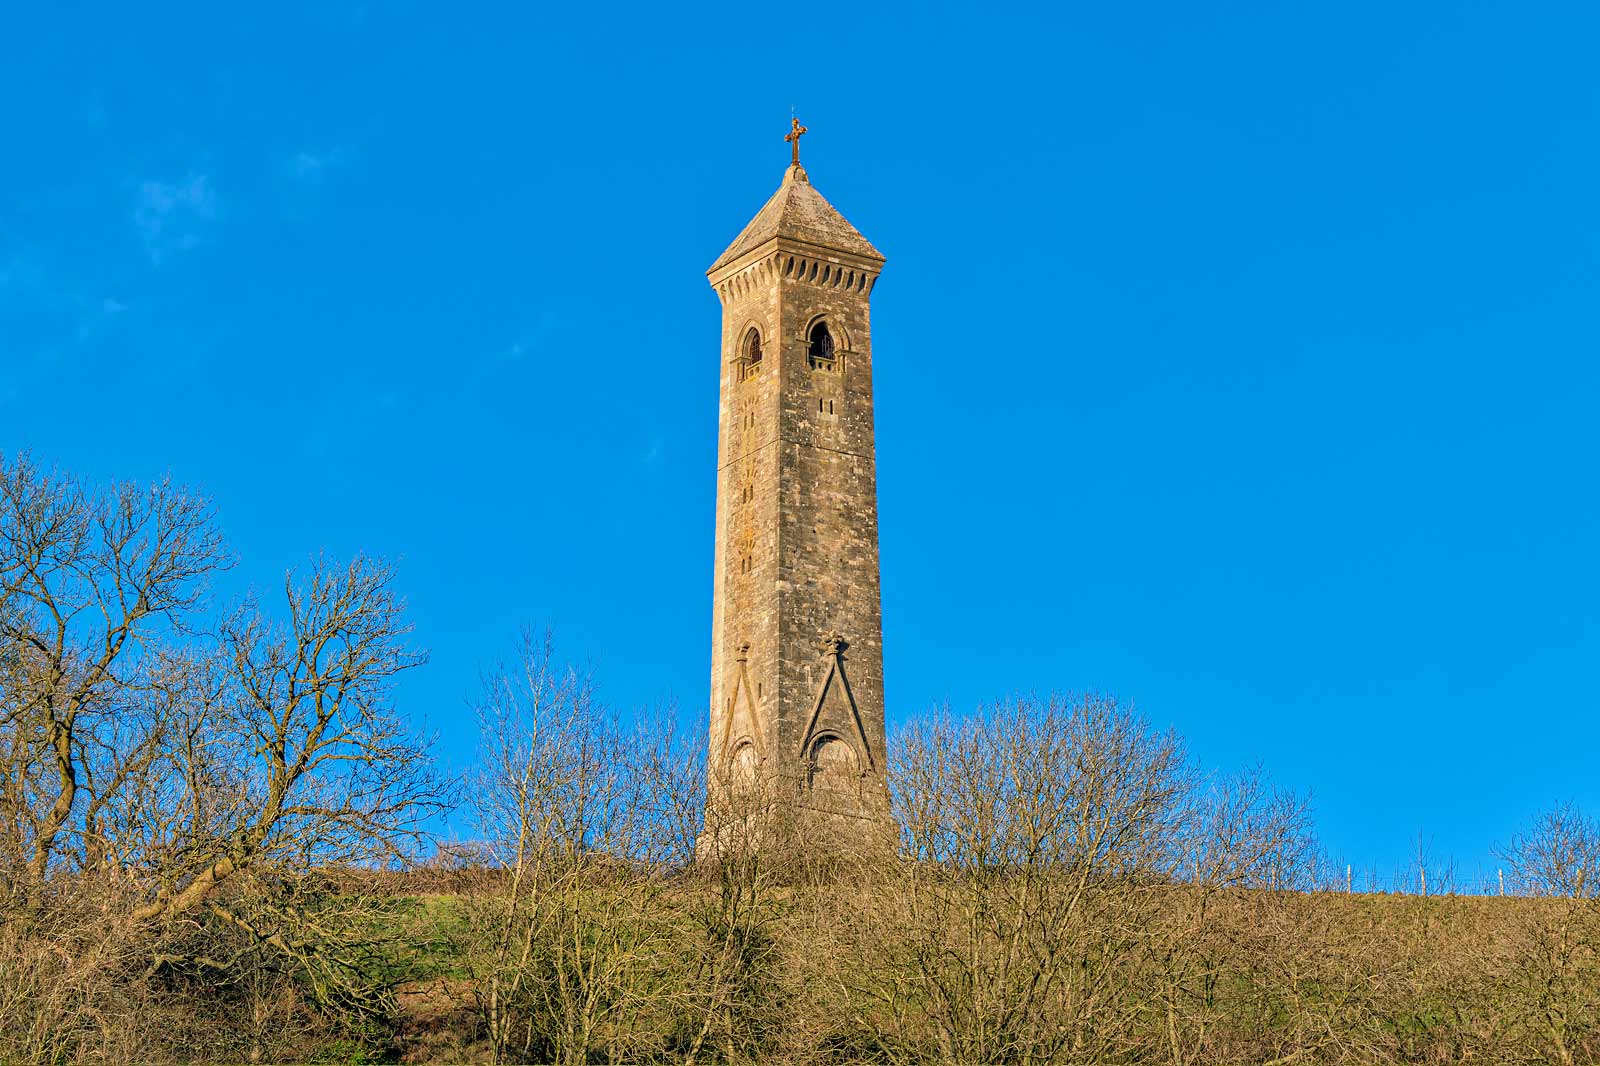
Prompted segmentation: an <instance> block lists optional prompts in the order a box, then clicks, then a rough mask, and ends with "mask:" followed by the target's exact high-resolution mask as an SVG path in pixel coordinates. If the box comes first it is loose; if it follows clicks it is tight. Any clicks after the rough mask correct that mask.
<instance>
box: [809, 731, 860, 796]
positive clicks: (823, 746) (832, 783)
mask: <svg viewBox="0 0 1600 1066" xmlns="http://www.w3.org/2000/svg"><path fill="white" fill-rule="evenodd" d="M809 762H810V765H809V766H808V767H807V768H806V769H807V771H808V773H807V774H806V776H807V778H808V783H809V784H810V785H811V787H812V788H822V789H829V790H840V791H847V790H849V789H852V788H854V787H855V785H856V778H857V776H858V775H857V773H856V753H855V752H854V751H853V750H852V749H851V747H850V745H848V744H846V743H845V742H844V741H843V740H840V739H839V738H838V737H831V736H825V737H819V738H817V741H816V743H815V744H813V745H811V758H810V760H809Z"/></svg>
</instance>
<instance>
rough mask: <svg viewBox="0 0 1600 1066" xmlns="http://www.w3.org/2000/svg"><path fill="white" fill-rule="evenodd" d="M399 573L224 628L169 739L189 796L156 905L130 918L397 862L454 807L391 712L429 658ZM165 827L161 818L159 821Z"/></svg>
mask: <svg viewBox="0 0 1600 1066" xmlns="http://www.w3.org/2000/svg"><path fill="white" fill-rule="evenodd" d="M393 576H394V575H393V569H392V568H391V567H390V566H388V565H387V564H384V563H379V562H374V561H371V560H368V559H365V558H357V559H355V560H354V561H352V562H350V563H348V564H346V565H342V566H341V565H335V564H330V563H327V562H323V561H317V562H316V563H314V564H313V566H312V568H311V572H310V574H309V575H308V577H307V579H306V580H305V581H303V582H298V581H296V579H295V576H294V575H293V574H291V575H289V576H288V577H287V578H286V579H285V582H284V593H285V599H286V601H287V620H286V622H285V623H283V624H281V625H280V624H275V623H273V622H272V621H270V620H269V619H268V618H267V617H266V616H265V615H264V614H263V613H261V612H260V611H259V610H258V609H257V608H256V607H255V605H254V604H250V603H247V604H246V605H245V606H244V607H242V608H240V609H238V610H236V611H234V612H232V613H231V614H230V615H228V616H227V617H226V618H225V619H224V620H223V622H222V624H221V633H220V646H219V648H218V651H217V653H216V657H215V660H214V661H213V662H211V663H209V664H208V665H207V667H206V668H205V669H203V670H200V671H198V672H197V680H198V682H199V683H198V684H197V686H196V687H195V688H193V689H191V690H190V692H189V695H188V699H187V701H186V702H185V704H184V706H183V708H182V713H180V714H177V715H174V717H173V724H172V726H171V728H169V729H168V730H167V737H168V743H167V744H166V746H165V750H164V756H165V758H164V762H163V766H162V770H163V772H164V773H165V775H166V776H165V779H164V780H163V781H161V782H160V783H159V784H160V787H159V788H158V789H156V790H153V791H152V792H150V793H149V795H160V794H162V793H164V792H165V793H170V794H173V795H176V796H178V797H181V801H182V802H181V805H180V806H177V807H176V808H175V809H174V810H173V811H172V816H171V818H170V819H169V820H168V822H167V823H166V824H165V825H164V832H163V834H162V838H161V839H160V840H157V841H154V842H152V843H151V844H150V845H149V848H150V851H151V854H152V855H159V860H160V861H158V862H157V863H155V864H154V867H153V868H152V870H151V871H150V873H151V874H152V876H153V877H154V878H155V883H154V885H153V886H152V891H151V893H150V898H149V900H148V901H147V902H146V903H144V904H143V905H142V906H140V907H139V908H137V909H136V911H135V917H137V918H140V919H154V918H164V917H173V916H176V915H180V914H183V913H185V912H187V911H190V910H192V909H194V908H195V907H198V906H200V905H202V904H208V905H209V906H210V907H211V908H212V910H213V911H215V912H217V913H221V912H222V910H223V908H222V905H221V904H220V903H218V902H216V901H215V899H214V898H213V897H214V894H215V893H216V891H217V889H218V888H219V886H221V885H222V884H223V883H224V882H225V881H227V880H228V879H229V878H230V877H234V876H236V875H239V874H241V873H244V872H248V871H262V870H268V869H272V870H283V869H299V870H303V869H307V868H310V867H312V866H317V865H338V864H347V863H371V862H382V861H402V860H405V859H408V858H410V857H411V856H412V855H413V854H414V853H415V848H416V846H417V845H418V844H419V843H420V842H421V841H422V840H423V839H424V837H425V828H424V823H425V820H426V819H427V817H428V816H429V815H431V814H433V813H434V812H436V811H439V810H441V809H442V808H443V807H444V806H445V804H446V803H447V802H448V799H449V793H448V789H447V787H446V785H445V783H444V782H443V781H442V780H441V779H440V778H439V777H438V775H437V774H436V773H435V772H434V770H433V767H432V762H431V759H430V758H429V756H428V744H427V742H426V740H424V739H423V738H420V737H418V736H416V735H415V734H414V732H413V731H412V730H411V728H410V727H409V726H408V725H407V724H406V723H405V722H404V721H403V720H402V719H401V718H400V717H399V716H398V715H397V714H396V713H395V712H394V710H393V708H392V706H391V692H392V683H393V680H394V678H395V677H396V676H397V675H399V674H400V673H402V672H403V671H405V670H408V669H411V668H413V667H415V666H418V665H420V664H421V663H422V662H424V661H425V656H424V655H423V654H421V653H420V652H417V651H414V650H412V649H411V648H409V647H408V646H407V644H406V637H407V636H408V634H409V633H410V628H409V626H408V625H407V624H406V623H405V622H404V619H403V617H402V611H403V606H402V604H401V603H400V601H399V600H398V599H397V598H396V597H395V595H394V592H393V589H392V583H393ZM152 817H154V815H152Z"/></svg>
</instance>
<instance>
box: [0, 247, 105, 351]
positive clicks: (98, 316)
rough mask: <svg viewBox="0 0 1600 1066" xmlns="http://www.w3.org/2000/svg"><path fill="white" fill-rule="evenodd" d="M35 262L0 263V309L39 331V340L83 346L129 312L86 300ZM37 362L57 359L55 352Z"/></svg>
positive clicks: (99, 299)
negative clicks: (69, 340) (68, 340)
mask: <svg viewBox="0 0 1600 1066" xmlns="http://www.w3.org/2000/svg"><path fill="white" fill-rule="evenodd" d="M55 273H56V272H54V271H50V270H47V269H46V268H45V267H44V266H43V265H42V264H41V263H40V262H39V261H38V260H36V259H31V258H28V257H26V256H23V255H20V254H16V253H13V254H12V255H11V256H9V257H8V258H6V259H5V260H3V261H0V307H10V308H12V309H14V310H16V311H18V312H20V313H21V314H22V315H23V316H24V317H26V318H27V319H29V320H31V321H33V322H34V323H35V324H36V325H37V326H39V327H41V330H40V334H41V336H45V337H50V338H53V340H52V341H51V343H53V344H59V343H61V342H62V340H63V338H65V337H66V336H68V335H70V336H71V337H72V338H73V339H74V340H75V341H76V342H77V343H78V344H83V343H84V342H85V341H87V340H88V339H89V338H90V337H92V336H94V335H95V334H96V333H97V332H99V330H100V328H101V327H102V326H104V325H105V324H106V323H107V322H108V321H109V320H110V319H112V318H114V317H116V316H117V315H120V314H123V313H125V312H126V311H128V310H129V306H128V304H126V303H124V302H123V301H121V300H118V299H116V298H114V297H110V296H90V295H88V294H86V293H84V292H83V291H82V290H81V289H79V288H77V287H75V286H73V285H71V284H63V283H62V281H61V279H59V278H58V277H55V276H54V274H55ZM40 357H41V358H46V359H48V360H49V361H52V362H54V361H56V360H58V359H60V357H61V353H60V352H59V351H53V350H50V351H44V352H41V353H40Z"/></svg>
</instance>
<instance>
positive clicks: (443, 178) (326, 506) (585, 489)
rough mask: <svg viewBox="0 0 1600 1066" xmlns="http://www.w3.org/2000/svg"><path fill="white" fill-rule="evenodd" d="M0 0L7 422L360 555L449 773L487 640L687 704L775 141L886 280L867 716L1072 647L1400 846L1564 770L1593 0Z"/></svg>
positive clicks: (1453, 835) (694, 696)
mask: <svg viewBox="0 0 1600 1066" xmlns="http://www.w3.org/2000/svg"><path fill="white" fill-rule="evenodd" d="M232 6H233V5H222V6H221V7H220V8H219V7H218V6H217V5H203V6H202V5H194V6H188V7H185V6H181V5H162V6H161V7H160V8H159V9H151V8H148V7H145V8H139V9H132V8H127V7H126V6H123V5H104V6H79V5H33V6H30V7H17V8H16V9H15V10H12V11H10V12H9V13H8V19H7V23H8V29H7V32H6V33H5V34H4V35H3V38H0V115H3V118H4V122H3V125H0V128H3V129H4V130H5V134H4V138H3V142H0V450H4V451H6V452H13V451H15V450H17V449H19V448H31V449H32V450H33V451H34V452H35V454H36V455H37V456H38V457H39V458H41V459H43V460H46V461H49V462H53V463H58V464H60V465H62V466H64V467H67V468H69V469H72V470H74V471H77V472H80V473H82V474H85V475H87V476H90V477H92V478H95V479H111V478H152V477H156V476H159V475H160V474H161V473H163V472H165V471H171V472H172V473H173V475H174V476H175V477H176V478H178V479H180V480H183V481H186V482H191V483H194V484H196V485H199V486H201V487H203V488H204V489H205V490H206V491H207V492H208V493H210V494H211V495H212V496H213V497H214V499H215V501H216V504H217V507H218V509H219V512H220V515H221V519H222V522H223V524H224V526H225V527H226V530H227V532H228V534H229V537H230V540H231V543H232V545H233V547H234V549H235V551H236V552H237V553H238V554H239V556H240V559H241V564H240V566H239V567H238V568H237V569H236V570H235V571H234V572H233V573H232V574H231V575H229V577H228V579H227V582H226V587H225V589H224V592H225V593H226V594H229V595H232V594H236V593H238V592H240V591H242V590H243V589H245V588H246V587H249V586H252V585H254V586H258V587H263V588H271V587H273V586H274V585H275V584H276V582H277V581H278V578H279V575H281V573H282V571H283V570H284V568H285V567H288V566H294V565H298V564H301V563H303V562H304V560H305V559H306V558H307V557H308V555H309V554H310V553H312V552H317V551H326V552H329V553H332V554H335V555H346V554H349V553H352V552H355V551H357V550H366V551H369V552H373V553H378V554H382V555H385V556H389V557H392V558H395V559H398V560H399V562H400V566H401V571H400V573H401V584H402V588H403V590H404V592H405V593H406V595H407V596H408V598H409V601H410V604H411V611H412V615H413V618H414V621H415V623H416V628H417V638H418V641H419V643H421V644H423V645H425V646H426V647H428V648H429V649H430V650H431V651H432V655H433V659H432V662H431V664H430V665H429V666H428V667H426V669H425V670H422V671H418V672H416V673H415V674H414V675H412V676H411V677H410V678H409V679H408V680H407V681H406V682H405V684H404V685H403V687H402V688H401V690H400V692H399V699H400V701H401V706H402V708H403V709H404V710H405V711H406V712H407V713H409V714H413V715H415V716H416V717H417V718H418V719H419V720H425V721H426V722H427V723H428V727H429V728H431V729H436V730H437V731H438V732H439V734H440V745H441V749H442V751H443V752H444V753H445V755H446V756H447V757H448V758H449V759H451V760H454V761H456V762H458V763H459V762H460V761H461V760H463V759H465V758H466V757H467V756H468V755H469V754H470V752H471V748H472V744H473V742H474V736H473V727H472V724H471V720H470V718H469V716H468V715H467V714H466V712H465V710H464V699H465V697H466V695H467V694H468V693H469V692H470V691H471V690H472V688H473V686H474V683H475V678H476V676H477V673H478V670H479V668H480V666H481V665H482V664H484V663H485V662H487V661H489V660H492V659H494V658H496V657H499V656H501V655H503V654H505V653H506V652H508V651H509V650H510V648H511V646H512V644H513V640H514V636H515V633H516V631H517V629H518V627H519V626H521V625H523V624H525V623H534V624H540V625H542V624H546V623H548V624H551V625H553V626H555V627H556V629H557V632H558V635H559V638H560V641H561V643H562V644H563V646H564V647H565V648H566V649H567V650H568V651H569V652H570V653H571V654H573V655H576V656H587V657H590V658H592V659H593V661H594V662H595V664H596V666H597V668H598V671H599V673H600V676H601V679H602V682H603V685H604V687H605V691H606V692H607V693H608V694H609V696H610V697H611V698H612V699H613V700H615V701H617V702H618V703H620V704H623V705H627V706H635V705H642V704H648V703H655V702H659V701H663V700H667V699H675V700H677V701H678V703H679V704H680V705H681V706H682V707H683V708H685V713H686V714H693V715H695V716H698V715H700V714H701V713H703V712H702V710H701V708H702V706H703V703H704V700H705V699H706V692H707V674H708V671H709V637H710V610H711V604H710V593H711V551H712V544H711V534H712V520H713V511H712V508H713V491H714V482H713V464H714V455H715V432H716V384H717V366H716V363H717V351H718V348H717V343H718V329H719V312H718V306H717V301H716V298H715V296H714V295H713V294H712V292H711V290H710V288H709V287H708V286H707V285H706V283H705V279H704V276H703V271H704V270H705V268H706V267H707V266H708V265H709V264H710V263H711V261H712V259H713V258H715V257H716V255H717V254H718V253H719V252H720V251H721V250H722V248H723V247H724V246H725V245H726V244H727V243H728V242H729V241H730V240H731V239H732V238H733V236H734V235H735V234H736V233H737V232H738V230H739V229H740V228H741V227H742V226H743V224H744V223H745V222H746V221H747V220H748V219H749V217H750V216H751V215H752V214H753V213H754V212H755V210H756V209H757V208H758V207H759V206H760V205H761V203H762V202H763V201H764V200H765V198H766V197H767V196H768V195H770V193H771V192H772V191H773V189H774V188H775V187H776V185H777V182H778V180H779V178H780V177H781V174H782V170H783V166H784V164H785V162H786V158H787V147H786V146H785V144H784V143H783V141H782V139H781V138H782V136H783V133H784V131H785V128H786V125H787V122H788V118H789V113H790V108H791V107H795V108H797V109H798V111H799V114H800V116H801V118H802V119H803V120H804V121H805V122H806V124H807V125H809V126H810V128H811V130H812V133H811V135H810V136H808V137H807V138H806V143H805V158H806V163H807V167H808V169H809V171H810V173H811V176H812V179H813V181H814V182H815V183H816V184H817V186H818V188H819V189H821V190H822V191H823V193H824V194H825V195H827V196H828V197H829V198H830V199H831V200H832V201H833V203H834V204H835V205H836V206H838V207H839V208H840V210H842V211H843V212H844V213H845V215H846V216H847V217H849V218H850V219H851V221H852V222H854V223H855V224H856V225H857V226H858V227H859V228H860V229H861V230H862V231H863V232H864V233H865V234H866V235H867V236H868V238H869V239H871V240H872V241H873V242H874V243H875V244H876V245H877V246H878V247H879V248H880V249H882V250H883V251H884V253H885V254H886V255H887V256H888V258H889V263H888V267H887V269H886V272H885V274H884V277H883V280H882V282H881V283H880V284H879V285H878V287H877V289H876V292H875V294H874V307H873V311H874V323H873V328H874V346H875V353H874V356H875V373H876V375H877V378H876V387H877V400H878V411H877V418H878V448H879V484H880V496H881V524H882V555H883V588H884V599H885V602H884V621H885V630H886V632H885V642H886V668H887V679H888V693H889V701H890V718H891V721H894V720H902V719H904V718H905V717H907V716H909V715H913V714H916V713H918V712H920V711H922V710H925V709H926V708H928V707H930V706H932V705H934V704H936V703H939V702H943V701H949V702H950V703H951V704H952V705H954V706H956V707H958V708H964V707H969V706H972V705H973V704H975V703H976V702H977V701H979V700H981V699H984V698H988V697H992V696H995V695H998V694H1003V693H1006V692H1010V691H1013V690H1040V691H1044V690H1049V689H1082V688H1093V689H1098V690H1104V691H1111V692H1115V693H1117V694H1119V695H1121V696H1122V697H1124V698H1126V699H1129V700H1132V701H1133V702H1135V703H1136V704H1137V705H1138V706H1139V707H1140V708H1141V709H1142V710H1143V711H1144V712H1145V713H1146V714H1147V715H1149V716H1150V718H1151V719H1152V720H1154V721H1156V722H1158V723H1160V724H1163V725H1166V724H1170V725H1172V726H1174V727H1175V728H1177V729H1178V730H1179V731H1181V732H1182V733H1183V734H1184V735H1185V736H1186V737H1187V738H1188V739H1189V741H1190V743H1191V745H1192V747H1193V748H1194V750H1195V752H1196V753H1197V754H1198V755H1199V756H1200V757H1201V758H1202V759H1203V760H1204V761H1205V763H1206V764H1207V765H1210V766H1214V767H1219V768H1224V767H1231V766H1237V765H1239V764H1242V763H1251V762H1257V761H1259V762H1261V763H1263V764H1264V765H1265V766H1266V767H1267V768H1268V769H1269V770H1270V771H1271V772H1272V773H1273V774H1274V776H1275V777H1276V778H1277V779H1278V780H1280V781H1281V782H1283V783H1284V784H1287V785H1290V786H1292V787H1294V788H1297V789H1301V790H1304V791H1307V792H1309V793H1311V794H1312V796H1313V799H1314V804H1315V810H1316V815H1317V820H1318V825H1319V828H1320V830H1321V833H1322V836H1323V838H1324V840H1325V842H1326V844H1327V846H1328V848H1329V849H1330V851H1331V852H1332V853H1334V854H1335V855H1336V856H1339V857H1342V858H1348V859H1349V860H1351V861H1353V862H1354V863H1355V864H1356V866H1357V868H1358V869H1360V868H1362V867H1363V866H1370V867H1374V868H1377V869H1378V870H1379V872H1380V873H1383V874H1388V873H1390V872H1392V871H1393V869H1394V867H1395V866H1396V865H1397V864H1399V863H1401V862H1403V861H1404V857H1405V855H1406V854H1407V853H1408V851H1409V850H1411V849H1412V848H1413V847H1414V842H1415V838H1416V836H1417V834H1418V833H1419V831H1420V832H1422V833H1423V834H1424V835H1425V836H1426V838H1427V840H1428V841H1429V844H1430V847H1431V849H1432V850H1433V851H1435V852H1436V853H1437V854H1439V855H1441V856H1454V857H1455V859H1456V861H1457V862H1458V864H1459V866H1460V868H1461V870H1462V872H1463V873H1470V872H1473V871H1475V870H1476V869H1478V868H1479V867H1480V866H1481V867H1490V866H1492V859H1491V858H1490V857H1489V848H1490V846H1491V845H1492V844H1493V843H1494V842H1495V841H1500V840H1504V839H1505V838H1506V837H1507V836H1508V835H1509V834H1510V833H1511V832H1513V831H1514V830H1515V829H1516V827H1517V826H1518V825H1519V824H1521V823H1522V822H1524V821H1525V820H1526V819H1527V818H1528V817H1530V816H1531V815H1532V814H1533V813H1534V812H1536V811H1538V810H1539V809H1541V808H1543V807H1545V806H1548V805H1549V804H1551V803H1554V802H1556V801H1561V800H1577V801H1579V802H1582V803H1586V804H1587V805H1588V806H1589V808H1590V809H1591V810H1596V811H1600V775H1597V774H1596V772H1595V765H1596V758H1595V757H1596V751H1597V748H1600V713H1597V712H1600V680H1597V673H1600V671H1597V666H1600V620H1597V607H1596V604H1597V602H1600V562H1597V558H1600V555H1597V552H1596V546H1597V543H1600V497H1597V492H1596V488H1597V485H1596V480H1597V479H1596V466H1597V463H1596V460H1597V459H1600V420H1597V419H1596V414H1595V413H1596V411H1597V409H1600V369H1597V366H1596V356H1597V351H1600V344H1597V341H1600V329H1597V324H1596V315H1595V309H1596V306H1597V304H1596V277H1597V272H1596V267H1597V265H1600V255H1597V252H1600V207H1597V203H1600V199H1597V197H1596V195H1595V190H1596V189H1597V188H1600V138H1597V122H1596V120H1597V118H1600V78H1596V76H1595V67H1594V58H1593V47H1594V43H1595V41H1596V40H1597V39H1600V16H1597V13H1596V9H1595V8H1594V7H1592V6H1591V5H1581V4H1570V5H1560V4H1513V3H1510V2H1505V3H1459V4H1428V3H1417V4H1392V3H1384V4H1378V3H1360V2H1357V3H1347V4H1338V5H1334V4H1324V5H1307V4H1294V5H1277V4H1251V3H1228V4H1188V3H1182V4H1180V3H1172V4H1154V3H1148V4H1117V5H1050V6H1048V7H1039V8H1028V7H1022V6H1002V7H998V8H994V9H991V10H988V11H983V10H980V9H979V8H978V7H976V6H959V5H937V6H929V7H927V8H925V9H914V8H909V7H905V8H900V9H897V10H896V9H879V10H870V9H867V8H862V7H860V6H857V7H855V8H851V7H840V6H838V5H817V6H811V7H807V6H803V5H802V6H798V7H797V6H795V5H766V6H763V5H749V4H741V5H734V6H712V5H694V6H692V7H690V6H685V7H681V8H680V7H677V6H666V5H660V6H657V5H652V6H648V7H639V8H629V7H625V6H603V5H602V6H596V5H588V6H585V5H559V6H557V5H550V6H545V5H520V4H519V5H506V6H501V7H494V6H483V7H474V8H472V9H471V10H470V12H469V11H467V10H466V9H460V8H456V9H449V10H447V9H446V8H444V7H442V6H441V7H426V6H421V5H410V4H386V5H378V4H354V3H352V4H344V5H340V4H337V3H331V4H330V3H318V4H314V5H304V6H300V5H293V4H286V5H276V6H274V7H273V8H272V9H270V10H269V9H267V8H260V9H258V11H257V12H256V13H238V12H236V11H232V10H229V9H230V8H231V7H232Z"/></svg>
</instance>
